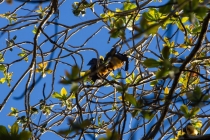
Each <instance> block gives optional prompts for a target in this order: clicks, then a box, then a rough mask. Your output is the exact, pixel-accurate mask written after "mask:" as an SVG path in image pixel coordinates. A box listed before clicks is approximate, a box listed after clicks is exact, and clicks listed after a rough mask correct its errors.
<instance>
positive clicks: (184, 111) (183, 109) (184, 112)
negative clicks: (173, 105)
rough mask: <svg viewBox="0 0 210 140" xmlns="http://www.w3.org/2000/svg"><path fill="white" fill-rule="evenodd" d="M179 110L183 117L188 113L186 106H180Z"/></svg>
mask: <svg viewBox="0 0 210 140" xmlns="http://www.w3.org/2000/svg"><path fill="white" fill-rule="evenodd" d="M180 110H181V111H182V112H183V114H184V115H187V114H188V112H189V110H188V108H187V106H186V105H182V106H181V107H180Z"/></svg>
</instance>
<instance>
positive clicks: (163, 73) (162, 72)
mask: <svg viewBox="0 0 210 140" xmlns="http://www.w3.org/2000/svg"><path fill="white" fill-rule="evenodd" d="M168 74H169V70H165V69H160V70H158V71H157V72H156V73H155V75H156V78H157V79H162V78H164V77H166V76H168Z"/></svg>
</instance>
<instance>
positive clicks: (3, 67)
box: [0, 64, 6, 72]
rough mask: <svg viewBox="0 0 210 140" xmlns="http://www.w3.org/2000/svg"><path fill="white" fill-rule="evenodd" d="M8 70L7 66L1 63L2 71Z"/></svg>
mask: <svg viewBox="0 0 210 140" xmlns="http://www.w3.org/2000/svg"><path fill="white" fill-rule="evenodd" d="M5 70H6V67H5V66H4V65H3V64H0V71H2V72H4V71H5Z"/></svg>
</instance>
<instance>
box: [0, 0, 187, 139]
mask: <svg viewBox="0 0 210 140" xmlns="http://www.w3.org/2000/svg"><path fill="white" fill-rule="evenodd" d="M72 2H73V1H70V0H69V1H65V4H62V6H61V7H60V8H59V12H60V16H59V19H58V21H57V22H58V23H61V24H64V25H67V26H72V25H75V24H77V23H80V22H84V21H87V20H91V19H96V18H97V17H96V16H95V15H94V14H93V13H92V12H91V11H90V9H88V10H86V15H85V16H84V17H81V16H79V17H75V16H74V15H73V13H72V7H71V5H72ZM164 2H165V1H164ZM21 4H22V3H21V2H16V1H14V2H13V4H11V5H8V4H7V3H6V2H4V3H3V4H0V14H3V13H5V12H8V11H11V12H12V11H13V10H14V9H15V8H16V7H17V6H18V5H21ZM158 4H159V3H158V2H156V3H151V4H150V5H155V6H157V5H158ZM162 4H164V3H161V5H162ZM46 5H48V3H45V4H42V7H45V6H46ZM117 6H118V8H120V7H122V6H119V4H116V5H113V6H111V7H110V8H113V10H115V8H116V7H117ZM24 8H25V9H30V10H37V5H35V4H27V5H25V6H24ZM94 8H95V11H96V13H97V14H99V13H102V12H103V9H102V8H101V7H99V6H97V5H96V6H95V7H94ZM16 13H17V15H18V17H20V18H18V21H21V16H26V15H28V14H32V13H30V12H29V11H28V10H23V9H19V10H18V11H17V12H16ZM53 17H54V16H53ZM53 17H52V18H53ZM37 18H38V17H32V18H31V19H30V20H31V21H29V22H28V23H31V22H32V21H33V20H34V19H37ZM52 18H51V19H52ZM7 24H8V21H7V20H6V19H3V18H0V28H2V27H4V26H6V25H7ZM24 24H27V22H23V23H20V24H18V25H17V26H15V27H12V28H16V27H19V26H21V25H24ZM36 25H37V26H38V25H39V23H38V24H36ZM33 29H34V24H32V25H30V26H28V27H26V28H24V29H20V30H17V31H14V32H11V33H10V37H11V38H12V37H13V36H15V35H17V39H16V40H15V42H23V41H25V40H27V41H31V42H33V37H34V34H33V33H32V30H33ZM175 29H176V28H175V27H174V26H173V27H172V28H171V32H172V33H173V32H174V31H175ZM63 30H64V28H62V27H58V32H59V31H63ZM97 30H99V32H98V33H95V32H96V31H97ZM44 31H45V32H46V33H47V34H48V35H49V36H50V35H53V34H54V33H55V26H54V25H50V26H47V27H46V28H45V29H44ZM74 31H76V29H69V30H68V36H70V35H71V34H72V33H73V32H74ZM159 31H160V34H163V33H164V31H163V30H161V29H160V30H159ZM94 33H95V34H94ZM168 35H170V33H168ZM90 36H93V37H91V38H90V40H88V42H87V43H86V44H85V45H84V47H83V48H94V49H96V50H97V51H98V53H99V55H102V56H105V55H106V53H107V52H108V51H109V50H110V49H111V48H112V47H113V45H114V44H115V43H116V42H117V41H118V40H119V39H113V38H112V39H111V40H110V42H109V43H108V41H109V30H107V29H106V28H105V26H104V24H103V23H102V22H98V23H97V24H93V25H90V26H88V27H84V28H83V29H82V30H81V31H79V32H77V33H76V34H75V35H73V36H71V38H70V39H69V40H67V41H66V42H65V44H64V47H66V48H67V49H69V50H70V51H71V50H72V51H74V50H76V49H73V48H70V47H69V46H68V44H70V45H73V46H75V47H76V46H80V45H82V44H83V43H84V42H85V41H86V40H87V39H88V37H90ZM126 36H127V37H128V38H129V36H131V32H130V31H126ZM176 37H177V36H175V37H174V38H172V40H175V41H176V42H178V43H179V44H181V43H183V33H179V36H178V38H177V40H176ZM7 38H8V34H7V33H4V34H3V35H2V36H1V37H0V51H2V50H3V49H4V48H6V41H5V39H7ZM63 39H64V36H62V38H61V40H60V41H59V42H58V44H59V43H60V42H63ZM141 39H142V37H141V38H139V39H136V40H135V41H136V42H138V41H139V40H141ZM44 40H46V37H45V36H44V35H42V34H41V35H40V37H39V38H38V44H39V45H40V43H42V42H43V41H44ZM128 43H129V45H130V46H132V42H128ZM160 44H163V42H162V41H161V42H160ZM156 45H157V43H156V38H155V37H154V38H153V40H152V43H151V44H150V46H149V48H151V50H153V51H157V47H156ZM22 47H24V48H25V49H28V50H32V49H33V45H31V44H30V43H26V44H25V45H22ZM41 47H42V51H43V52H48V51H49V50H50V49H51V48H52V47H53V45H52V44H51V43H49V42H47V43H45V44H44V45H43V46H41ZM125 50H128V47H127V46H126V45H123V48H122V52H124V51H125ZM59 51H60V50H56V51H55V52H54V57H53V58H56V57H57V55H58V54H59ZM20 52H21V50H20V49H19V48H14V49H13V51H7V52H6V54H5V58H4V59H5V61H4V63H11V62H13V61H15V60H16V59H18V58H19V56H17V54H18V53H20ZM38 53H40V52H39V51H38ZM187 53H189V51H188V52H187ZM187 53H186V54H184V55H183V56H182V57H185V56H186V55H187ZM67 54H69V52H68V51H63V52H62V53H61V56H65V55H67ZM81 54H82V55H83V57H84V59H83V60H82V59H81V57H80V56H79V55H74V57H75V60H76V63H77V64H79V65H81V63H82V62H83V65H82V70H84V71H85V70H88V69H89V66H87V63H88V62H89V60H91V59H92V58H93V57H96V54H95V52H93V51H90V50H88V51H87V50H86V51H83V52H81ZM50 56H51V55H48V56H46V57H45V58H44V60H45V61H46V60H49V59H50ZM145 56H147V57H153V58H155V56H154V55H151V53H149V52H148V54H145ZM31 59H32V58H31V56H29V62H25V61H20V62H18V63H14V64H13V65H12V66H11V67H10V69H9V72H13V77H12V79H13V80H12V82H11V86H12V87H13V86H14V85H15V83H16V82H18V81H17V80H18V79H19V78H20V77H21V75H22V74H23V73H24V72H25V70H26V69H27V68H28V66H29V64H30V61H31ZM156 59H157V58H156ZM36 60H37V63H40V62H41V61H42V59H41V57H37V59H36ZM65 63H68V64H71V65H75V61H74V58H72V57H65V58H62V59H60V62H59V63H58V65H57V68H56V71H55V75H54V76H55V80H54V83H53V84H54V88H52V82H51V81H52V78H53V77H52V75H47V76H46V77H45V78H42V80H41V81H40V82H39V83H38V84H37V85H36V87H35V88H34V90H33V92H32V93H31V94H30V105H31V106H34V105H36V104H37V103H38V102H39V101H40V100H41V99H43V85H44V84H46V88H45V90H44V92H45V94H46V96H48V95H49V93H50V92H51V91H52V90H53V91H56V92H60V90H61V88H62V87H65V88H66V89H67V91H68V92H69V91H70V86H69V85H66V86H64V85H61V84H59V80H60V76H64V72H65V70H67V71H70V66H69V65H67V64H65ZM51 64H52V65H51V67H50V68H51V69H53V68H54V65H55V61H54V60H52V61H51ZM129 65H130V66H129V71H128V72H132V71H133V69H134V67H133V65H134V62H130V63H129ZM121 71H122V74H123V75H124V76H125V72H124V71H123V70H121ZM117 72H118V71H116V72H115V73H117ZM135 72H137V71H135ZM2 76H3V74H2V73H0V78H1V77H2ZM28 76H29V75H28V74H27V75H26V76H25V77H24V78H23V79H22V81H21V82H20V84H19V85H18V86H17V88H16V89H15V91H14V92H13V94H12V96H11V97H10V99H9V100H8V102H7V104H6V106H5V107H4V109H3V110H2V112H0V117H1V119H0V125H4V126H7V125H12V124H13V123H14V122H15V120H16V118H15V117H8V116H7V114H8V113H9V112H10V108H11V107H15V108H17V109H18V110H19V111H21V110H24V106H25V104H24V99H21V100H14V97H18V96H20V95H21V94H22V92H23V91H24V89H25V86H26V82H27V79H28ZM39 76H40V74H37V73H36V79H37V78H39ZM139 88H141V87H139ZM147 88H151V87H149V86H148V87H147ZM0 89H1V91H0V94H1V97H2V98H1V99H0V102H2V101H3V99H4V98H5V97H6V95H7V93H8V92H9V91H10V90H11V88H9V87H8V86H7V85H6V84H1V85H0ZM132 90H133V89H132V88H130V89H129V91H132ZM111 91H113V88H112V87H102V88H100V90H99V91H98V93H97V96H101V97H103V96H104V94H107V93H110V92H111ZM91 92H92V93H93V91H91ZM80 95H81V96H82V95H84V92H81V93H80ZM116 96H120V93H117V94H116ZM101 100H102V101H103V102H107V101H113V96H112V97H107V98H104V99H101ZM118 101H119V100H118ZM47 103H48V104H52V103H58V100H57V99H53V98H50V99H49V100H48V101H47ZM82 104H85V100H83V101H82ZM91 107H93V108H97V106H91ZM103 107H104V109H105V108H106V107H107V108H110V106H103ZM37 108H38V106H37ZM54 109H55V111H57V112H59V111H60V110H61V109H62V108H61V107H60V106H59V105H57V106H55V107H54ZM98 109H99V107H98ZM101 114H103V113H101ZM112 114H113V112H109V115H110V116H112ZM22 115H24V113H22V114H21V113H20V116H22ZM52 116H53V115H52ZM50 117H51V116H49V117H46V116H44V117H42V119H41V123H43V122H44V121H45V120H46V119H49V118H50ZM85 117H89V116H88V115H87V116H84V118H85ZM128 117H129V118H130V117H131V115H130V114H129V115H128ZM60 118H62V116H57V117H56V119H54V120H53V121H52V122H50V123H49V125H51V124H53V122H55V121H56V120H58V119H60ZM32 119H33V120H34V122H37V120H38V119H39V115H36V116H33V117H32ZM102 119H104V120H106V119H107V118H105V117H104V118H102ZM142 121H143V120H141V122H138V123H139V124H140V123H142ZM155 122H156V119H155V118H154V119H153V120H152V121H151V123H149V124H148V125H147V126H146V128H148V129H147V130H149V128H150V127H151V126H152V125H153V124H154V123H155ZM138 123H136V121H135V120H133V121H131V122H130V120H129V121H127V122H126V129H125V131H126V130H128V129H129V128H130V126H132V125H137V124H138ZM66 124H67V121H66V120H65V121H64V122H63V123H62V125H61V126H59V127H53V128H52V129H53V130H58V129H59V128H66V127H67V125H66ZM166 125H168V124H166ZM127 126H128V127H127ZM136 133H137V136H139V137H140V136H142V135H143V133H142V132H141V131H140V130H139V131H137V132H136ZM45 139H53V140H60V139H61V138H60V137H58V136H57V135H55V134H54V133H53V132H46V133H45V134H43V135H42V136H41V140H45Z"/></svg>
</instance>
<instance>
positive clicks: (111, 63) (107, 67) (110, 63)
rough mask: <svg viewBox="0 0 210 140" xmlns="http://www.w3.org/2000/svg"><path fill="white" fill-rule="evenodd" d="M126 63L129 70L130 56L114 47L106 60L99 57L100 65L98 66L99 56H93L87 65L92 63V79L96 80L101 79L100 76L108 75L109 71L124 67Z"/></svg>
mask: <svg viewBox="0 0 210 140" xmlns="http://www.w3.org/2000/svg"><path fill="white" fill-rule="evenodd" d="M124 62H126V64H125V71H128V57H127V55H126V54H121V53H119V52H117V50H116V48H112V49H111V50H110V51H109V52H108V53H107V55H106V56H105V58H104V60H103V59H102V58H100V59H99V65H98V67H97V58H92V59H91V60H90V61H89V63H88V64H87V65H90V71H91V73H93V74H91V75H90V77H91V80H92V81H93V82H95V81H96V80H97V79H101V78H100V77H106V76H107V75H108V74H109V72H111V71H114V70H116V69H119V68H122V67H123V65H124Z"/></svg>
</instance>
